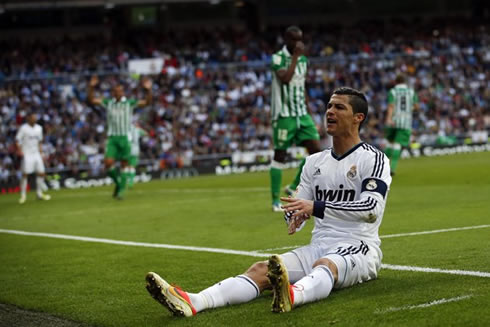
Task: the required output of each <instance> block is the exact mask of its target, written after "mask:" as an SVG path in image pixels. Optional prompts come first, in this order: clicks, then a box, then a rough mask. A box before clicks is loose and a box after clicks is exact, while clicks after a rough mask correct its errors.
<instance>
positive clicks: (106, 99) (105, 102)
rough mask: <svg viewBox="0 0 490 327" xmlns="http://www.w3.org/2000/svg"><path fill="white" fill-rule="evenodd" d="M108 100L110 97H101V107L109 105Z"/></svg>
mask: <svg viewBox="0 0 490 327" xmlns="http://www.w3.org/2000/svg"><path fill="white" fill-rule="evenodd" d="M109 101H110V99H108V98H103V99H102V101H101V102H100V104H101V106H102V107H104V108H107V106H109Z"/></svg>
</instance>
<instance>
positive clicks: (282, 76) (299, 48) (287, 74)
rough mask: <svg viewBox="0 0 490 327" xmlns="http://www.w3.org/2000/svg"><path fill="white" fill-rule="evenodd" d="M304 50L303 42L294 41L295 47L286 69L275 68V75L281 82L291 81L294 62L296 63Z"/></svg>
mask: <svg viewBox="0 0 490 327" xmlns="http://www.w3.org/2000/svg"><path fill="white" fill-rule="evenodd" d="M304 51H305V45H304V43H303V42H301V41H298V42H296V47H295V48H294V52H293V55H292V57H291V64H290V65H289V67H288V68H287V69H286V68H281V69H279V70H276V76H277V78H278V79H279V80H280V81H281V82H282V83H284V84H287V83H289V82H290V81H291V79H292V78H293V75H294V70H295V69H296V64H297V63H298V58H299V57H300V56H302V55H303V53H304Z"/></svg>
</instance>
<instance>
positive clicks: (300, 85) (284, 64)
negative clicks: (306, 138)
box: [271, 46, 308, 121]
mask: <svg viewBox="0 0 490 327" xmlns="http://www.w3.org/2000/svg"><path fill="white" fill-rule="evenodd" d="M291 58H292V56H291V54H290V53H289V51H288V49H287V48H286V46H284V47H283V48H282V49H281V50H279V51H278V52H276V53H275V54H273V55H272V65H271V68H272V70H273V74H272V87H271V91H272V94H271V99H272V100H271V110H272V115H271V116H272V120H273V121H275V120H277V119H278V118H280V117H296V116H303V115H307V114H308V110H307V108H306V100H305V79H306V70H307V68H308V59H307V58H306V57H305V56H300V57H299V58H298V61H297V63H296V69H295V70H294V74H293V77H292V78H291V80H290V81H289V83H287V84H283V83H282V82H281V81H280V80H279V79H278V78H277V76H276V73H275V72H277V71H278V70H281V69H286V70H287V69H288V67H289V66H290V65H291Z"/></svg>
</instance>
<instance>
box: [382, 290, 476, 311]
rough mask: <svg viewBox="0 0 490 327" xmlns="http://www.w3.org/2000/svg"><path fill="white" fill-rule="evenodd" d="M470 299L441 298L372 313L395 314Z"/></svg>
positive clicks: (466, 297) (468, 296)
mask: <svg viewBox="0 0 490 327" xmlns="http://www.w3.org/2000/svg"><path fill="white" fill-rule="evenodd" d="M471 297H473V295H462V296H457V297H452V298H449V299H446V298H442V299H440V300H434V301H430V302H427V303H423V304H418V305H406V306H403V307H398V308H394V307H391V308H388V309H385V310H376V311H374V313H377V314H380V313H389V312H396V311H402V310H413V309H421V308H428V307H431V306H434V305H439V304H444V303H449V302H456V301H462V300H466V299H469V298H471Z"/></svg>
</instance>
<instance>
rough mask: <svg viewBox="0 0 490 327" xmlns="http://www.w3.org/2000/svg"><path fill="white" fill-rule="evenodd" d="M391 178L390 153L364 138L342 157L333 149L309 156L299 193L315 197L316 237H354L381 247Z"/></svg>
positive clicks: (321, 239) (314, 232)
mask: <svg viewBox="0 0 490 327" xmlns="http://www.w3.org/2000/svg"><path fill="white" fill-rule="evenodd" d="M390 184H391V176H390V163H389V159H388V158H387V157H386V156H385V154H384V153H383V152H381V151H380V150H378V149H376V148H375V147H373V146H371V145H369V144H367V143H364V142H361V143H359V144H357V145H356V146H354V147H353V148H352V149H350V150H349V151H348V152H347V153H345V154H344V155H342V156H341V157H338V156H337V155H336V154H335V153H334V152H333V149H327V150H324V151H322V152H319V153H315V154H313V155H311V156H309V157H307V158H306V163H305V165H304V167H303V171H302V173H301V183H300V185H299V187H298V194H297V196H296V197H298V198H301V199H306V200H313V201H314V212H313V214H314V216H315V217H314V221H315V227H314V229H313V231H312V243H314V242H318V241H321V242H325V241H327V242H329V241H339V240H342V239H344V240H345V239H355V240H362V241H366V242H368V243H369V244H370V245H374V246H376V247H378V249H379V246H380V244H381V241H380V239H379V237H378V229H379V226H380V224H381V220H382V218H383V212H384V209H385V204H386V198H387V196H388V191H389V187H390Z"/></svg>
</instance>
